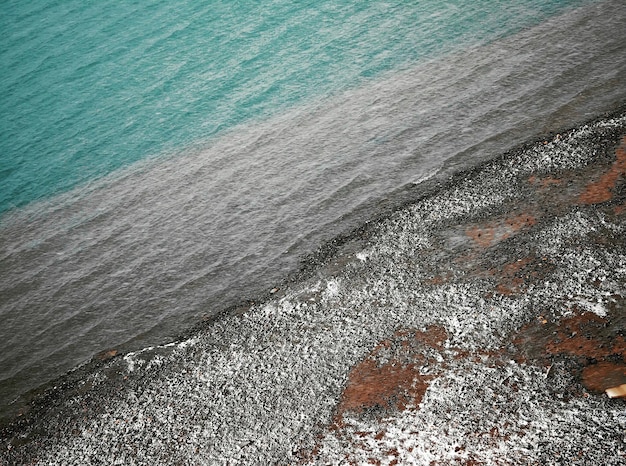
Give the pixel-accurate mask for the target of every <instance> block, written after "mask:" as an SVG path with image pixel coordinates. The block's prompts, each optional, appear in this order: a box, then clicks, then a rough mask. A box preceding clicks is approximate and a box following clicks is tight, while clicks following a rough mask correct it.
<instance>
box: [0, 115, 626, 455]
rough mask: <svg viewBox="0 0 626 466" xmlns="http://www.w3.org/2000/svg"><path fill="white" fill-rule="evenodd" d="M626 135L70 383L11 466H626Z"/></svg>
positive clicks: (598, 133) (562, 155)
mask: <svg viewBox="0 0 626 466" xmlns="http://www.w3.org/2000/svg"><path fill="white" fill-rule="evenodd" d="M625 135H626V111H625V110H624V109H623V108H622V110H620V111H618V112H616V113H615V114H613V115H610V116H603V117H601V118H599V119H596V120H595V121H594V122H591V123H589V124H587V125H581V126H579V127H578V128H576V129H574V130H571V131H567V132H563V133H561V134H558V135H555V136H554V137H553V138H552V139H550V140H545V141H543V140H542V141H536V142H534V143H529V144H526V145H524V146H523V147H521V148H519V149H516V150H514V151H511V152H509V153H507V154H504V155H503V156H501V157H499V158H498V159H496V160H492V161H490V162H488V163H486V164H484V165H482V166H480V167H478V168H476V169H473V170H471V171H469V172H464V173H461V174H458V175H456V176H454V177H453V178H452V180H451V181H449V182H447V183H445V184H443V186H441V187H436V183H437V181H436V180H434V181H433V182H432V185H433V187H432V188H430V189H432V190H430V191H429V190H427V194H425V195H423V196H420V198H418V199H415V200H413V201H412V202H411V203H408V204H406V205H404V206H402V207H401V208H399V209H398V210H395V211H394V212H393V213H391V214H389V215H387V216H383V217H381V218H378V219H376V220H375V221H371V222H369V223H368V224H367V225H366V226H364V227H363V228H360V229H357V230H356V231H354V232H352V233H351V234H348V235H346V236H344V237H340V238H337V239H336V240H334V241H333V242H330V243H328V244H327V245H326V246H325V247H324V248H322V249H321V250H320V252H319V253H318V255H317V256H314V257H311V258H310V259H309V266H306V267H304V268H303V270H302V271H301V272H300V274H299V275H298V276H296V277H291V279H289V280H287V281H286V282H285V283H283V284H281V285H280V286H278V287H277V288H279V289H278V290H277V291H276V292H275V293H273V294H272V295H271V296H266V297H265V299H263V300H261V302H260V303H254V304H252V303H251V304H250V305H248V306H241V307H239V308H238V309H236V310H232V309H231V310H229V311H228V312H225V313H223V314H222V315H220V316H219V317H217V318H215V319H212V320H211V321H210V322H207V323H205V324H204V325H202V326H199V327H198V328H196V329H195V330H194V331H193V332H191V333H190V334H189V335H188V336H187V338H186V339H182V340H181V341H180V342H179V343H177V344H172V345H167V346H164V347H159V348H154V349H149V350H146V351H141V352H136V353H130V354H127V355H120V356H115V355H103V357H104V359H106V360H105V361H100V362H93V363H91V364H89V365H86V366H84V367H82V368H79V369H77V370H76V371H74V373H71V374H69V375H68V376H66V377H65V378H61V379H59V380H58V381H57V382H55V384H56V387H55V388H50V389H48V391H47V392H45V393H44V394H43V396H42V398H41V399H40V402H39V404H35V405H33V407H32V408H31V410H30V411H29V412H26V413H25V414H24V415H22V416H21V417H18V418H16V420H15V422H14V423H13V424H12V425H9V426H7V427H6V428H4V429H3V431H2V434H1V436H0V452H1V453H0V455H1V456H0V458H3V459H4V461H5V462H7V463H8V464H20V463H28V462H37V461H39V462H41V463H52V464H56V463H58V464H91V463H95V462H98V461H102V462H105V463H114V462H115V461H118V462H122V463H130V464H132V463H136V464H171V463H175V462H180V463H182V464H197V463H205V464H228V463H229V462H230V463H251V464H268V463H281V464H282V463H297V462H300V463H312V464H328V463H330V464H333V463H339V462H342V461H344V462H345V461H346V458H347V459H348V460H350V461H353V462H354V463H362V462H367V461H368V460H369V459H375V460H378V461H380V462H381V463H382V464H397V463H393V461H397V462H399V463H412V462H413V463H416V464H429V462H430V461H435V463H436V462H441V463H444V464H447V463H450V462H463V461H464V462H466V463H468V462H471V461H474V462H478V463H480V462H490V461H491V462H492V463H494V464H498V461H500V460H506V461H507V462H512V463H515V464H516V463H526V462H532V461H538V462H541V461H544V462H545V461H547V462H548V463H550V462H552V463H559V462H563V463H565V464H577V463H579V464H585V462H587V464H589V463H592V462H594V461H596V462H597V461H602V462H604V464H623V462H624V461H626V457H625V456H624V452H623V447H622V446H621V445H622V443H621V442H622V436H623V433H622V431H623V429H624V423H625V422H626V421H625V420H624V415H623V413H624V404H623V401H622V400H619V399H610V398H608V396H607V395H606V394H605V393H604V390H606V389H607V388H612V387H613V386H615V385H619V384H620V383H624V382H626V378H625V379H624V380H623V381H622V378H623V377H626V372H625V370H626V369H624V368H625V367H626V366H625V365H624V363H625V362H626V360H625V359H624V357H625V354H624V351H625V350H624V335H623V334H622V332H623V328H624V313H625V312H626V308H625V307H624V306H625V304H624V296H625V294H626V289H625V283H626V255H625V251H626V243H625V240H624V237H625V236H624V233H626V231H625V228H626V207H625V206H626V187H625V183H624V181H625V180H624V178H625V175H626V166H625V164H626V162H624V161H622V158H621V157H622V156H621V154H622V152H620V151H625V150H626V148H624V147H623V146H624V144H626V141H624V140H623V138H624V136H625ZM620 144H622V145H621V146H620ZM555 335H556V336H555ZM598 348H604V349H603V350H599V349H598ZM108 356H114V357H111V358H109V359H107V357H108ZM606 384H609V385H610V386H606V387H605V386H604V385H606ZM558 455H560V456H558ZM559 458H560V459H559Z"/></svg>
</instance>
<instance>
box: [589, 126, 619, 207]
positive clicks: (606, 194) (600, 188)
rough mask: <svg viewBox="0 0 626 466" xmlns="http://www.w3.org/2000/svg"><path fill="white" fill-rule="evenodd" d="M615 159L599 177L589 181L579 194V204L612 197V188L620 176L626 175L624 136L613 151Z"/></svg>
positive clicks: (600, 201) (597, 201) (604, 200)
mask: <svg viewBox="0 0 626 466" xmlns="http://www.w3.org/2000/svg"><path fill="white" fill-rule="evenodd" d="M615 156H616V160H615V162H614V163H613V165H611V168H609V170H608V171H607V172H606V173H604V174H603V175H602V176H601V177H600V179H599V180H598V181H596V182H594V183H590V184H588V185H587V187H586V188H585V191H584V192H583V193H582V194H581V195H580V197H579V202H580V203H581V204H599V203H602V202H606V201H609V200H611V199H612V198H613V193H612V191H613V189H614V188H615V186H616V185H617V182H618V180H619V179H620V177H623V176H624V175H626V136H624V138H622V143H621V145H620V146H619V147H618V148H617V150H616V151H615Z"/></svg>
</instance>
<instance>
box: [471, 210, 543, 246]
mask: <svg viewBox="0 0 626 466" xmlns="http://www.w3.org/2000/svg"><path fill="white" fill-rule="evenodd" d="M536 223H537V219H536V218H535V216H534V215H532V214H529V213H523V214H520V215H517V216H515V217H509V218H506V219H505V220H504V221H501V222H495V223H489V224H486V225H484V226H477V227H472V228H468V229H467V230H466V231H465V233H466V235H467V236H469V237H470V238H471V239H472V240H474V242H475V243H476V244H477V245H478V246H480V247H482V248H488V247H490V246H492V245H494V244H496V243H499V242H500V241H503V240H505V239H507V238H509V237H511V236H512V235H513V234H515V233H517V232H518V231H519V230H521V229H522V228H525V227H531V226H533V225H535V224H536Z"/></svg>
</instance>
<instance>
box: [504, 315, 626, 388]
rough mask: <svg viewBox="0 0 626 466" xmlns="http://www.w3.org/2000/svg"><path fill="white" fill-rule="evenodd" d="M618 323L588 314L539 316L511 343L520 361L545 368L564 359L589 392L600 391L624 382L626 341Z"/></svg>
mask: <svg viewBox="0 0 626 466" xmlns="http://www.w3.org/2000/svg"><path fill="white" fill-rule="evenodd" d="M620 322H621V320H620V319H611V318H610V317H607V318H605V317H600V316H598V315H596V314H593V313H591V312H584V313H582V314H580V315H576V316H572V317H567V318H564V319H560V320H555V321H548V320H547V319H546V318H544V317H540V318H539V319H537V320H536V321H533V322H531V323H529V324H527V325H526V326H524V327H522V328H521V329H520V330H519V332H518V334H517V336H516V338H515V339H514V341H513V344H514V345H515V346H516V347H517V349H518V351H519V354H518V360H520V361H528V362H539V363H542V364H543V365H545V366H548V365H550V363H551V362H552V361H554V359H555V358H557V357H565V358H566V359H568V360H570V361H571V362H572V363H574V367H575V369H574V372H575V375H576V376H577V377H578V378H579V379H580V381H581V382H582V384H583V385H584V386H585V387H586V388H587V389H588V390H591V391H594V392H602V391H604V390H605V389H607V388H610V387H614V386H617V385H620V384H622V383H626V341H625V340H624V336H623V335H622V332H623V328H622V326H621V324H620Z"/></svg>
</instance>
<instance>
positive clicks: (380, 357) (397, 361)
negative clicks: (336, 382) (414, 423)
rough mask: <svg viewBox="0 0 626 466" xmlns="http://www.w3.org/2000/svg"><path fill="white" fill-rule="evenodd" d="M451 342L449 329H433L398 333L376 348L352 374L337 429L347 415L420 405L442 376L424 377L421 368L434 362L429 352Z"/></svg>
mask: <svg viewBox="0 0 626 466" xmlns="http://www.w3.org/2000/svg"><path fill="white" fill-rule="evenodd" d="M447 339H448V335H447V333H446V331H445V329H443V328H442V327H438V326H431V327H429V328H428V329H427V330H426V331H416V330H400V331H397V332H396V333H395V334H394V335H393V336H392V337H391V338H389V339H387V340H383V341H382V342H380V343H379V344H378V345H376V347H375V348H374V349H373V350H372V352H371V353H370V354H369V355H368V356H367V357H366V358H365V359H364V360H363V361H361V363H359V364H357V365H356V366H355V367H354V368H353V369H352V371H350V374H349V376H348V383H347V385H346V388H345V390H344V392H343V394H342V396H341V400H340V402H339V405H338V407H337V417H336V424H337V426H340V425H341V424H342V422H341V419H342V417H343V414H344V413H346V412H352V413H357V414H359V413H362V412H363V411H364V410H367V409H371V408H376V409H383V410H400V411H402V410H405V409H407V408H409V407H412V406H417V405H419V403H420V402H421V401H422V397H423V396H424V394H425V393H426V389H427V388H428V385H429V382H430V381H431V380H432V379H433V378H434V377H436V376H437V375H438V373H436V372H435V373H429V374H428V375H423V374H421V373H420V367H423V366H424V365H426V364H428V363H429V362H433V361H429V359H430V357H429V355H428V354H427V352H428V350H429V349H430V350H432V349H438V348H440V347H441V346H442V345H443V343H444V342H445V341H446V340H447ZM390 355H392V356H391V357H390Z"/></svg>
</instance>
